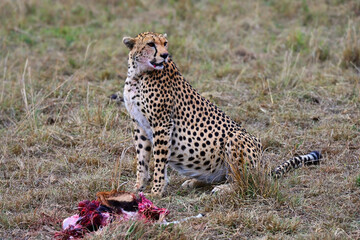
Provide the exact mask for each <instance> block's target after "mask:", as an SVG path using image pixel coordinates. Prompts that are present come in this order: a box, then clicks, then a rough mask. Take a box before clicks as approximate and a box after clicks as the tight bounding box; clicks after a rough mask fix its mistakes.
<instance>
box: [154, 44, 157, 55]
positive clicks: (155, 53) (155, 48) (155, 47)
mask: <svg viewBox="0 0 360 240" xmlns="http://www.w3.org/2000/svg"><path fill="white" fill-rule="evenodd" d="M154 48H155V54H154V58H155V57H156V54H157V48H156V45H155V44H154Z"/></svg>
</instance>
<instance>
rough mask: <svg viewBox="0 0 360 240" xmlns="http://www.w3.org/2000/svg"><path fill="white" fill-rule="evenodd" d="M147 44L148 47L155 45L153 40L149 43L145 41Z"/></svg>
mask: <svg viewBox="0 0 360 240" xmlns="http://www.w3.org/2000/svg"><path fill="white" fill-rule="evenodd" d="M147 45H149V46H150V47H155V43H153V42H149V43H147Z"/></svg>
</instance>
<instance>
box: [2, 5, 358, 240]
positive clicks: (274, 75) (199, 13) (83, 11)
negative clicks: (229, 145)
mask: <svg viewBox="0 0 360 240" xmlns="http://www.w3.org/2000/svg"><path fill="white" fill-rule="evenodd" d="M359 13H360V5H359V3H358V1H356V0H348V1H344V0H327V1H325V0H320V1H308V0H299V1H291V0H277V1H275V0H258V1H250V0H245V1H230V0H225V1H222V2H217V1H191V0H186V1H175V0H174V1H169V2H166V1H160V0H155V1H151V2H150V1H139V0H137V1H127V0H126V1H117V0H114V1H94V0H90V1H85V0H80V1H70V0H64V1H50V0H31V1H10V0H4V1H1V3H0V23H1V24H0V141H1V144H0V238H1V239H48V238H51V237H52V236H53V233H54V231H58V230H60V228H61V221H62V219H63V218H65V217H67V216H69V215H72V214H74V212H75V211H74V207H75V206H76V205H77V203H78V202H79V201H81V200H84V199H94V198H95V194H96V192H98V191H108V190H111V189H119V188H121V189H125V190H129V191H131V190H132V187H133V185H134V182H135V164H134V159H135V149H134V147H133V144H132V140H131V136H132V133H131V129H132V127H131V121H130V119H129V117H128V115H127V113H126V110H125V109H124V106H122V105H118V104H116V103H114V102H111V101H109V96H110V95H111V94H112V93H114V92H117V91H121V90H122V88H123V85H124V80H125V78H126V71H127V64H126V59H127V49H126V47H125V46H123V44H122V42H121V40H122V37H123V36H135V35H136V34H138V33H140V32H143V31H149V30H150V31H156V32H166V33H167V34H168V36H169V50H170V52H171V54H172V56H173V59H174V61H175V62H176V64H177V66H178V67H179V69H180V70H181V72H182V74H183V75H184V76H185V77H186V78H187V79H188V81H190V83H191V84H192V85H193V86H194V87H195V88H196V89H198V90H199V92H201V93H202V94H203V95H204V96H206V97H207V98H209V99H211V101H213V102H215V103H216V104H217V105H218V106H219V107H221V108H222V109H223V110H224V111H226V112H227V113H228V114H229V115H230V116H231V117H232V118H233V119H234V120H236V121H238V122H241V123H242V124H243V125H244V127H246V129H247V130H248V131H249V132H251V133H253V134H254V135H256V136H258V137H260V138H261V139H262V142H263V144H264V146H265V148H266V151H265V152H264V156H263V161H264V162H265V163H267V164H268V165H269V167H274V166H276V165H277V164H280V163H281V162H282V161H284V160H286V159H288V158H289V157H290V156H293V155H294V154H302V153H307V152H310V151H312V150H320V151H321V152H322V154H323V156H324V159H323V164H321V165H320V166H316V167H306V168H302V169H299V170H296V171H294V172H292V173H290V174H288V175H287V176H285V177H284V178H283V179H281V180H279V181H277V182H275V181H272V180H270V179H266V178H265V177H264V174H262V173H261V172H259V173H257V172H256V171H255V172H254V173H253V172H245V173H244V174H242V175H239V176H238V177H239V179H238V180H239V181H237V183H238V184H235V185H234V186H233V187H234V191H233V192H232V193H231V194H228V195H225V196H224V195H216V196H213V195H210V191H211V188H210V187H205V188H200V189H196V190H182V189H180V186H181V184H182V182H183V181H184V180H185V179H184V178H183V177H182V176H180V175H178V174H177V173H176V172H175V171H171V170H170V178H171V183H170V185H169V190H168V192H167V196H166V197H164V198H162V199H155V200H154V202H155V204H156V205H158V206H160V207H166V208H169V209H170V210H171V213H170V215H169V217H168V219H169V220H178V219H181V218H183V217H187V216H193V215H197V214H198V213H205V214H206V216H205V217H203V218H200V219H193V220H190V221H189V222H185V223H182V224H178V225H170V226H166V227H161V226H158V225H156V226H153V225H146V224H140V223H137V222H128V223H125V224H113V225H111V226H110V227H109V228H107V229H105V230H104V231H103V232H101V233H99V234H97V235H94V236H92V237H91V238H93V239H124V238H127V239H146V238H153V239H195V238H196V239H248V238H250V239H256V238H264V239H356V238H360V223H359V215H360V210H359V209H360V202H359V199H360V187H359V170H360V167H359V161H360V159H359V155H360V120H359V119H360V96H359V93H360V85H359V81H360V71H359V56H360V54H358V51H359V49H360V45H359V44H360V43H359V37H358V36H359V34H360V32H359V29H360V14H359Z"/></svg>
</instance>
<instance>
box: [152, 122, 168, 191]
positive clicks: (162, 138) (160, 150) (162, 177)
mask: <svg viewBox="0 0 360 240" xmlns="http://www.w3.org/2000/svg"><path fill="white" fill-rule="evenodd" d="M171 133H172V124H170V126H167V127H158V128H155V129H154V131H153V153H154V161H155V167H154V179H153V187H152V189H151V193H152V194H153V195H158V196H161V195H163V193H164V191H165V188H166V185H167V182H168V179H167V164H168V159H169V156H170V145H171V139H170V138H171Z"/></svg>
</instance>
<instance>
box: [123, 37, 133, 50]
mask: <svg viewBox="0 0 360 240" xmlns="http://www.w3.org/2000/svg"><path fill="white" fill-rule="evenodd" d="M123 43H124V44H125V46H127V47H128V48H129V49H130V50H131V49H133V47H134V45H135V38H131V37H124V38H123Z"/></svg>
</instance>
